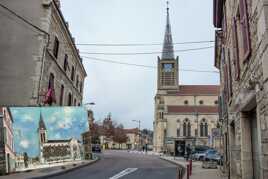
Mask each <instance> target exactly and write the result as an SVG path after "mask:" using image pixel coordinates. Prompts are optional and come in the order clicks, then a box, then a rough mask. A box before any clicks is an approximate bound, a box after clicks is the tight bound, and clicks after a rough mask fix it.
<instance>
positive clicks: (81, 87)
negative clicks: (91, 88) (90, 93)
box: [80, 81, 83, 93]
mask: <svg viewBox="0 0 268 179" xmlns="http://www.w3.org/2000/svg"><path fill="white" fill-rule="evenodd" d="M82 90H83V82H82V81H81V82H80V93H82Z"/></svg>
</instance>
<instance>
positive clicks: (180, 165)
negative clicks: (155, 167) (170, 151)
mask: <svg viewBox="0 0 268 179" xmlns="http://www.w3.org/2000/svg"><path fill="white" fill-rule="evenodd" d="M159 158H160V159H161V160H164V161H167V162H169V163H171V164H175V165H177V166H178V167H181V168H182V175H183V176H184V175H185V173H186V167H185V166H184V165H182V164H179V163H176V162H174V161H172V160H168V159H166V158H163V157H162V156H159Z"/></svg>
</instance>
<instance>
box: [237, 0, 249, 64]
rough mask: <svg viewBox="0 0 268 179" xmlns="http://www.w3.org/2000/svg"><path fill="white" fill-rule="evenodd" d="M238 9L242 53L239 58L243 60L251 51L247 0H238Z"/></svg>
mask: <svg viewBox="0 0 268 179" xmlns="http://www.w3.org/2000/svg"><path fill="white" fill-rule="evenodd" d="M239 10H240V23H241V35H242V43H243V54H242V55H241V58H242V59H243V61H245V60H247V59H248V58H249V56H250V53H251V42H250V33H249V21H248V8H247V0H239Z"/></svg>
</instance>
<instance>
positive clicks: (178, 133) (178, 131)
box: [177, 129, 180, 137]
mask: <svg viewBox="0 0 268 179" xmlns="http://www.w3.org/2000/svg"><path fill="white" fill-rule="evenodd" d="M177 137H180V129H177Z"/></svg>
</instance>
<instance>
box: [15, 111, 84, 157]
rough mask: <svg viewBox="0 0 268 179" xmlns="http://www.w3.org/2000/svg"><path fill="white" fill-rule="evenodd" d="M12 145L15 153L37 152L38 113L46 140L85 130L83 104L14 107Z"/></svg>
mask: <svg viewBox="0 0 268 179" xmlns="http://www.w3.org/2000/svg"><path fill="white" fill-rule="evenodd" d="M11 113H12V116H13V119H14V124H13V129H14V138H15V139H14V145H15V152H16V153H23V152H27V154H28V155H29V156H30V157H36V156H38V155H39V147H38V146H39V141H38V131H37V129H38V124H39V119H40V113H42V116H43V120H44V122H45V125H46V128H47V135H48V139H49V140H54V139H70V138H76V139H79V140H80V141H81V133H83V132H85V131H87V130H88V120H87V113H86V110H85V109H84V108H83V107H42V108H40V107H22V108H18V107H14V108H11Z"/></svg>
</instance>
